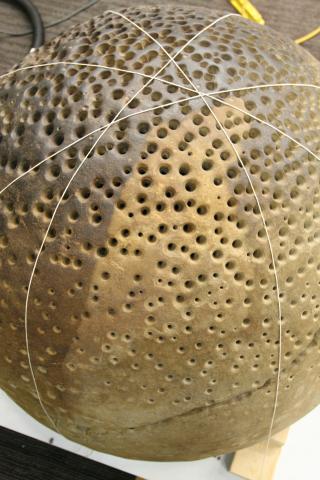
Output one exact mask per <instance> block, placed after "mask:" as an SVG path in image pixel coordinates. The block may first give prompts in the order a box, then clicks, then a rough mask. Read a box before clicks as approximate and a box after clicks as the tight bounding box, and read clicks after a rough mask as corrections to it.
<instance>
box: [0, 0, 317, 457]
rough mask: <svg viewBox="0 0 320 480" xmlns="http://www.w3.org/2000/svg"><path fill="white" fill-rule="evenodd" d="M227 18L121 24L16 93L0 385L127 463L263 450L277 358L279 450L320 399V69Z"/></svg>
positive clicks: (2, 111)
mask: <svg viewBox="0 0 320 480" xmlns="http://www.w3.org/2000/svg"><path fill="white" fill-rule="evenodd" d="M121 15H125V17H127V18H124V17H123V16H121ZM224 15H225V13H224V12H215V11H213V10H210V11H209V10H206V9H196V10H194V9H192V8H169V7H168V8H145V7H137V8H130V9H125V10H122V11H121V12H120V14H117V13H116V12H106V13H104V14H103V15H101V16H99V17H96V18H94V19H92V20H90V21H89V22H87V23H86V24H84V25H78V26H76V27H74V28H73V29H71V30H70V31H68V32H65V33H64V34H63V35H61V36H60V37H57V38H56V39H54V40H53V41H51V42H50V43H48V44H47V45H46V46H44V47H43V48H41V49H39V50H37V51H36V52H34V53H33V54H30V55H28V56H27V57H26V58H25V60H24V62H23V63H22V69H23V70H20V71H17V72H15V73H11V74H9V75H7V76H4V77H2V78H1V79H0V84H1V89H0V191H1V192H2V193H1V194H0V288H1V291H2V292H3V293H2V298H1V299H0V335H1V338H2V350H1V355H0V372H1V373H0V385H1V387H2V388H3V389H5V391H7V392H8V393H9V394H10V395H11V396H12V397H13V398H14V399H15V400H16V401H17V402H18V403H19V404H20V405H22V406H23V407H24V408H25V409H26V410H27V411H28V412H29V413H31V414H32V415H33V416H35V417H36V418H37V419H38V420H40V421H42V422H43V423H45V424H50V423H49V419H51V420H52V421H53V423H54V425H55V426H56V428H57V429H58V430H59V431H60V432H61V433H63V434H64V435H66V436H67V437H69V438H71V439H73V440H75V441H78V442H80V443H83V444H86V445H89V446H90V447H92V448H96V449H99V450H102V451H106V452H109V453H113V454H116V455H123V456H128V457H132V458H144V459H153V460H181V459H194V458H201V457H205V456H209V455H213V454H219V453H221V452H226V451H232V450H235V449H238V448H242V447H244V446H246V445H249V444H251V443H254V442H256V441H258V440H259V439H261V438H262V437H263V436H266V434H267V433H268V430H269V427H270V422H271V416H272V412H273V408H274V402H275V392H276V385H277V374H278V370H277V369H278V367H279V345H280V343H281V351H282V355H281V376H280V388H279V399H278V405H277V410H276V416H275V425H274V429H275V431H277V430H281V429H283V428H284V427H286V426H287V425H289V424H290V423H291V422H293V421H295V420H296V419H297V418H299V417H300V416H302V415H303V414H305V413H306V412H308V411H309V410H310V409H311V408H312V407H313V406H314V405H315V404H316V403H317V400H318V398H317V396H318V392H319V388H318V384H317V382H318V381H319V371H318V370H317V367H316V365H318V364H319V362H318V357H317V355H318V353H317V349H318V345H319V334H318V328H319V327H318V322H319V281H320V279H319V271H320V266H319V264H318V261H317V258H318V257H319V235H318V232H319V225H318V223H319V216H318V214H317V211H318V204H319V201H320V196H319V194H320V191H319V186H318V185H319V181H318V179H319V161H318V160H319V159H317V158H316V156H315V155H314V154H313V153H312V152H314V153H316V152H317V149H318V133H317V132H318V131H319V123H320V119H319V111H318V105H319V95H320V93H319V89H318V88H316V85H319V79H320V68H319V63H318V62H317V61H316V60H315V59H314V58H313V57H312V56H311V55H309V54H307V53H306V52H305V51H304V50H303V49H302V48H300V47H298V46H296V45H295V44H294V43H293V42H290V41H288V40H286V39H284V37H282V36H281V35H280V34H278V33H276V32H273V31H272V30H270V29H267V28H265V27H261V26H258V25H255V24H253V23H251V22H249V21H246V20H244V19H242V18H241V17H239V16H235V15H233V16H229V17H224ZM222 17H224V18H222ZM219 19H220V20H219ZM215 21H216V22H217V23H216V24H215V25H213V26H212V27H210V28H207V29H206V27H208V26H209V25H210V24H211V23H212V22H215ZM159 43H160V44H161V45H159ZM179 50H181V51H180V52H179ZM177 52H179V53H178V55H177V56H176V58H175V61H176V64H174V63H173V62H172V61H171V62H170V61H169V60H170V58H169V56H168V54H169V55H171V56H175V55H176V54H177ZM158 72H160V73H158ZM153 77H156V78H153ZM195 87H196V88H195ZM199 91H200V92H201V95H202V96H201V95H200V94H199ZM103 129H105V131H104V133H103V135H102V136H101V138H100V139H99V135H101V134H102V132H103ZM18 178H19V180H17V179H18ZM16 180H17V181H16ZM275 274H276V275H277V279H278V288H277V282H276V276H275ZM28 291H29V295H28V301H27V310H26V294H27V292H28ZM279 304H280V306H281V321H280V319H279ZM280 326H281V331H280V328H279V327H280ZM26 330H27V342H26ZM29 361H30V362H31V366H32V371H33V375H32V374H31V371H30V365H29ZM34 381H35V383H36V387H37V388H35V385H34ZM38 397H40V402H39V398H38ZM41 404H42V407H44V408H41Z"/></svg>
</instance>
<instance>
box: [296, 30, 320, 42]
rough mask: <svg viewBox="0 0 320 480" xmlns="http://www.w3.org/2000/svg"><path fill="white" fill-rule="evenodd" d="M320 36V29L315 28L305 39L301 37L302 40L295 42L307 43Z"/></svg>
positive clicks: (298, 39)
mask: <svg viewBox="0 0 320 480" xmlns="http://www.w3.org/2000/svg"><path fill="white" fill-rule="evenodd" d="M319 34H320V27H318V28H315V29H314V30H312V32H310V33H307V34H306V35H304V36H303V37H300V38H297V39H296V40H295V42H296V43H299V44H300V43H304V42H307V41H308V40H311V38H313V37H315V36H317V35H319Z"/></svg>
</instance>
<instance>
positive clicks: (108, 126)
mask: <svg viewBox="0 0 320 480" xmlns="http://www.w3.org/2000/svg"><path fill="white" fill-rule="evenodd" d="M196 98H199V96H198V97H196V96H194V97H189V98H183V99H180V100H175V101H173V102H170V103H167V104H164V105H161V106H159V105H158V106H156V107H150V108H148V109H145V110H142V111H139V112H134V113H131V114H129V115H127V116H125V117H123V118H120V119H117V118H116V117H115V119H114V120H113V121H112V122H110V123H109V124H108V125H107V126H103V127H99V128H98V129H97V130H96V131H99V130H102V133H101V134H100V135H99V137H98V139H97V140H96V141H95V142H94V144H93V146H92V147H91V148H90V150H89V152H88V153H87V154H86V156H85V157H84V159H83V160H82V161H81V162H80V164H79V166H78V167H77V169H76V170H75V172H74V173H73V175H72V176H71V178H70V180H69V182H68V184H67V186H66V187H65V189H64V191H63V193H62V194H61V197H60V199H59V201H58V203H57V205H56V207H55V209H54V211H53V214H52V217H51V219H50V222H49V225H48V228H47V230H46V233H45V235H44V237H43V240H42V242H41V246H40V249H39V251H38V253H37V256H36V259H35V263H34V266H33V269H32V272H31V277H30V281H29V285H28V290H27V297H26V304H25V319H24V320H25V337H26V349H27V356H28V362H29V366H30V372H31V376H32V380H33V383H34V386H35V390H36V393H37V396H38V399H39V403H40V405H41V407H42V410H43V411H44V413H45V414H46V416H47V417H48V419H49V420H50V422H51V423H52V425H53V426H54V428H55V429H56V430H57V431H58V433H60V432H59V430H58V429H57V426H56V424H55V422H54V420H53V419H52V417H51V416H50V414H49V413H48V411H47V409H46V407H45V405H44V403H43V401H42V399H41V396H40V392H39V389H38V385H37V381H36V378H35V374H34V370H33V367H32V361H31V355H30V347H29V336H28V306H29V297H30V290H31V286H32V281H33V278H34V275H35V271H36V268H37V265H38V261H39V258H40V255H41V253H42V250H43V247H44V244H45V242H46V240H47V237H48V234H49V231H50V228H51V226H52V223H53V221H54V219H55V216H56V213H57V211H58V208H59V206H60V204H61V202H62V200H63V197H64V196H65V194H66V192H67V190H68V188H69V187H70V185H71V183H72V181H73V179H74V178H75V176H76V175H77V173H78V172H79V170H80V168H81V167H82V165H83V164H84V162H85V161H86V160H87V158H88V157H89V155H90V154H91V152H92V151H93V150H94V149H95V147H96V145H97V143H98V142H99V140H100V139H101V138H102V136H103V135H104V134H105V133H106V132H107V131H108V130H109V128H110V127H111V126H112V125H114V124H116V123H118V122H120V121H121V120H124V119H126V118H130V117H133V116H135V115H140V114H142V113H145V112H150V111H152V110H156V109H159V108H163V107H168V106H171V105H175V104H178V103H182V102H185V101H188V100H194V99H196ZM132 100H133V99H132V98H131V99H130V100H129V101H128V102H127V103H126V105H125V106H123V107H122V109H121V110H120V112H119V113H118V115H117V116H119V115H120V113H121V111H122V110H124V108H125V107H126V106H127V105H128V104H129V103H130V102H131V101H132ZM55 155H56V154H55ZM0 193H1V192H0Z"/></svg>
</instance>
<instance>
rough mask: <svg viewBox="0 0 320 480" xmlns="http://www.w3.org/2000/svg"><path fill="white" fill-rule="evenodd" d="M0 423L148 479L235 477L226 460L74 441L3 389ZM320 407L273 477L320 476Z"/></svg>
mask: <svg viewBox="0 0 320 480" xmlns="http://www.w3.org/2000/svg"><path fill="white" fill-rule="evenodd" d="M0 425H2V426H3V427H6V428H10V429H11V430H15V431H16V432H19V433H23V434H25V435H28V436H30V437H33V438H36V439H38V440H42V441H43V442H49V441H50V440H51V443H53V444H54V445H56V446H58V447H60V448H64V449H65V450H69V451H70V452H73V453H76V454H78V455H82V456H84V457H88V458H90V459H92V460H95V461H97V462H101V463H104V464H106V465H109V466H111V467H114V468H118V469H120V470H123V471H125V472H128V473H131V474H133V475H136V476H140V477H143V478H145V479H146V480H164V479H165V480H236V479H238V478H240V477H238V476H236V475H233V474H230V473H229V472H228V471H227V470H226V467H225V461H226V459H225V458H224V457H222V458H221V459H216V458H207V459H205V460H198V461H193V462H143V461H137V460H128V459H124V458H121V457H115V456H113V455H107V454H103V453H99V452H96V451H93V450H90V449H88V448H85V447H82V446H81V445H79V444H77V443H73V442H71V441H69V440H67V439H65V438H63V437H62V436H61V435H58V434H57V433H55V432H53V431H52V430H50V429H48V428H46V427H44V426H42V425H41V424H40V423H38V422H37V421H36V420H34V419H33V418H32V417H30V416H29V415H28V414H26V413H25V412H24V411H23V410H22V409H21V408H20V407H18V406H17V405H16V404H15V403H14V402H13V401H12V400H11V399H9V398H8V396H7V395H6V394H5V393H4V392H3V391H1V390H0ZM319 458H320V407H318V408H317V409H315V410H313V411H312V412H310V413H309V414H308V415H306V416H305V417H304V418H303V419H301V420H300V421H299V422H297V423H295V424H294V425H292V427H291V428H290V431H289V436H288V440H287V442H286V444H285V446H284V447H283V449H282V452H281V456H280V460H279V463H278V467H277V471H276V475H275V478H274V480H319V479H320V460H319Z"/></svg>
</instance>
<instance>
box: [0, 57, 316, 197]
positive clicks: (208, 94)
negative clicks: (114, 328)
mask: <svg viewBox="0 0 320 480" xmlns="http://www.w3.org/2000/svg"><path fill="white" fill-rule="evenodd" d="M56 65H69V66H81V67H90V68H101V69H103V70H111V71H118V72H122V73H130V74H135V75H138V76H142V77H145V78H148V79H151V78H152V76H151V75H147V74H144V73H141V72H136V71H134V70H126V69H122V68H117V67H108V66H104V65H99V64H94V63H83V62H67V61H60V62H51V63H43V64H39V65H28V66H26V67H21V68H18V69H16V70H13V71H11V72H8V73H5V74H3V75H1V76H0V80H1V79H2V78H5V77H7V76H9V75H13V74H15V73H18V72H20V71H25V70H31V69H36V68H44V67H48V66H56ZM154 80H156V81H159V82H161V83H164V84H167V85H171V86H174V87H177V88H180V89H183V90H186V91H187V92H191V93H193V94H196V93H197V90H195V89H194V88H189V87H186V86H185V85H181V84H179V83H176V82H172V81H169V80H165V79H163V78H154ZM286 86H291V87H304V88H314V89H319V90H320V86H319V85H315V84H309V83H270V84H261V85H251V86H248V87H241V88H238V89H237V88H233V89H225V90H217V91H214V92H200V91H199V92H200V93H201V94H202V95H203V96H205V97H208V98H211V99H213V100H215V101H217V102H218V103H221V104H222V105H226V106H228V107H230V108H232V109H234V110H238V111H239V112H241V113H244V114H245V115H247V116H249V117H250V118H252V119H254V120H256V121H258V122H260V123H262V124H264V125H267V126H268V127H270V128H272V129H273V130H275V131H276V132H278V133H280V134H281V135H283V136H285V137H286V138H288V139H289V140H291V141H292V142H293V143H295V144H296V145H298V146H300V147H301V148H303V149H304V150H305V151H306V152H308V153H310V154H311V155H313V156H314V157H315V158H317V160H319V161H320V156H318V155H317V154H316V153H315V152H313V151H312V150H311V149H310V148H308V147H307V146H306V145H304V144H303V143H301V142H300V141H299V140H297V139H296V138H294V137H292V136H291V135H289V134H288V133H286V132H285V131H284V130H282V129H280V128H278V127H276V126H275V125H273V124H272V123H270V122H268V121H266V120H263V119H262V118H260V117H257V116H255V115H254V114H252V113H250V112H248V111H246V110H243V109H241V108H240V107H237V106H236V105H233V104H232V103H229V102H226V101H225V100H222V99H221V98H218V97H217V95H219V94H222V93H231V92H238V91H244V90H253V89H260V88H273V87H286ZM200 96H201V95H200V94H199V95H195V97H194V98H196V97H197V98H199V97H200ZM192 98H193V97H186V98H185V99H184V100H185V101H188V100H190V99H192ZM180 101H181V102H182V101H183V100H179V102H180ZM170 105H172V102H170V103H168V104H162V105H159V106H156V107H151V109H147V110H142V111H141V112H138V113H145V112H146V111H152V110H156V109H157V108H163V107H167V106H170ZM135 114H136V113H135ZM135 114H134V115H135ZM130 116H132V115H129V116H127V117H126V118H129V117H130ZM114 123H118V120H117V121H115V122H114ZM103 128H105V125H103V126H100V127H98V128H96V129H94V130H91V131H90V132H88V133H87V134H85V135H83V136H82V137H80V138H77V139H76V140H74V141H73V142H71V143H69V144H68V145H66V146H64V147H62V148H60V149H59V150H57V151H55V152H54V153H52V154H51V155H49V156H48V157H46V158H44V159H42V160H41V161H40V162H38V163H36V164H35V165H33V166H32V167H30V168H29V169H28V170H26V171H25V172H23V173H22V174H20V175H18V177H16V178H14V179H13V180H12V181H10V182H9V183H8V184H7V185H6V186H5V187H3V188H2V189H1V190H0V195H1V194H2V193H4V192H5V191H6V190H7V189H8V188H9V187H11V186H12V185H13V184H14V183H16V182H17V181H18V180H20V179H21V178H23V177H24V176H26V175H28V174H29V173H30V172H32V171H33V170H35V169H37V168H38V167H39V166H40V165H42V164H43V163H45V162H47V161H48V160H50V159H51V158H53V157H55V156H57V155H59V154H60V153H62V152H63V151H65V150H67V149H68V148H70V147H72V146H74V145H76V144H77V143H79V142H81V141H83V140H85V139H86V138H88V137H90V136H91V135H93V134H95V133H97V132H99V131H101V130H103Z"/></svg>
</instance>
